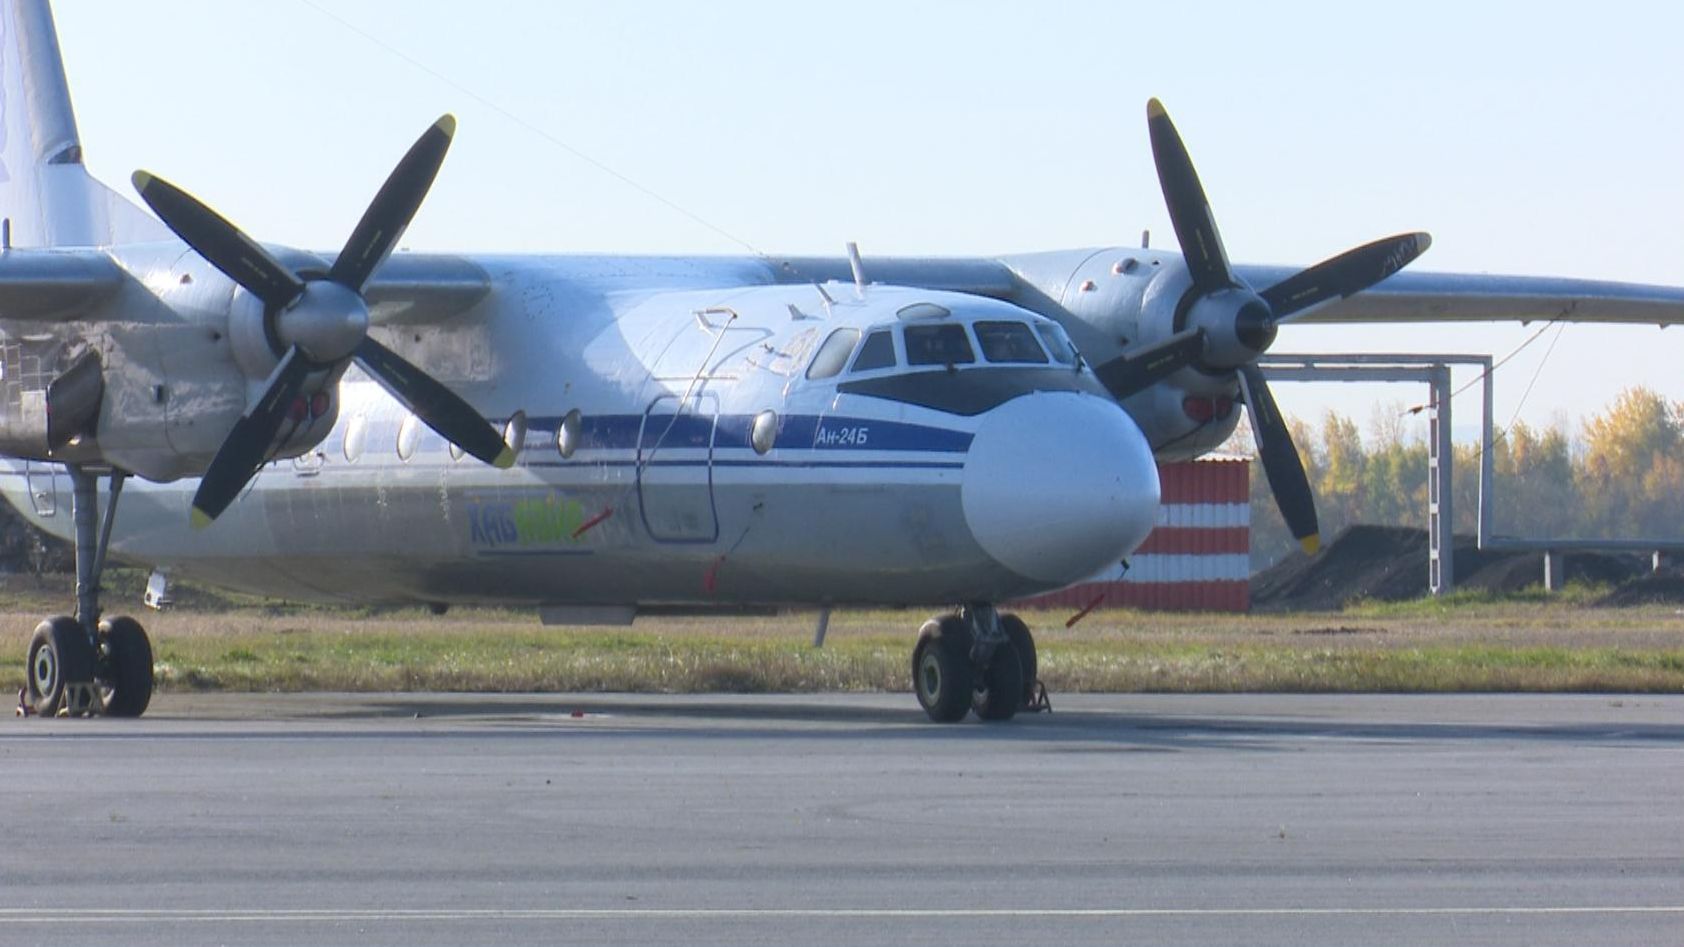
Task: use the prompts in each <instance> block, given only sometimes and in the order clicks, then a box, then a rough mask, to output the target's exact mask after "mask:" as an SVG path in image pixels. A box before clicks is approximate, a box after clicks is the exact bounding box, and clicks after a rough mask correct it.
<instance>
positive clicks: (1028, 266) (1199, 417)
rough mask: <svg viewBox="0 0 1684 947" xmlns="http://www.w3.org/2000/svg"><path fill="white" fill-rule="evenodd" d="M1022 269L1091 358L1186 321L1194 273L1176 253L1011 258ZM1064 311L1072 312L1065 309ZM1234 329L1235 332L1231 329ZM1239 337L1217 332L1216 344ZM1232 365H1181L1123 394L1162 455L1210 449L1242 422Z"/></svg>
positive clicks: (1147, 340)
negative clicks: (1056, 308)
mask: <svg viewBox="0 0 1684 947" xmlns="http://www.w3.org/2000/svg"><path fill="white" fill-rule="evenodd" d="M1010 262H1011V264H1012V268H1013V270H1014V271H1016V272H1017V274H1018V276H1019V277H1021V278H1022V279H1024V280H1025V281H1027V282H1029V283H1031V284H1032V285H1033V286H1035V288H1037V289H1039V290H1040V291H1041V292H1042V293H1044V294H1045V295H1046V296H1047V297H1049V298H1050V299H1052V300H1054V301H1056V302H1057V303H1058V305H1059V306H1060V307H1061V308H1062V309H1063V310H1064V312H1062V313H1059V312H1052V313H1049V315H1053V316H1054V317H1055V318H1058V319H1059V321H1060V322H1061V323H1063V325H1064V328H1065V331H1066V332H1068V333H1069V334H1070V337H1071V339H1072V340H1073V341H1074V342H1075V343H1076V345H1077V347H1078V348H1080V349H1081V350H1082V355H1083V356H1084V357H1086V358H1087V360H1088V361H1089V362H1090V363H1091V364H1095V365H1098V364H1103V363H1104V362H1107V361H1110V360H1111V359H1114V358H1117V357H1119V356H1121V355H1122V354H1123V353H1124V352H1126V351H1129V350H1136V349H1138V348H1139V347H1140V346H1143V345H1150V344H1152V343H1155V342H1161V341H1163V340H1165V339H1167V338H1169V337H1170V336H1172V335H1174V334H1175V333H1176V332H1177V331H1180V330H1181V329H1183V328H1186V327H1187V326H1186V325H1185V324H1183V323H1186V322H1187V321H1188V319H1189V316H1190V314H1189V312H1188V311H1186V310H1184V309H1183V307H1182V300H1183V299H1184V298H1186V296H1187V291H1188V290H1189V289H1190V288H1192V285H1193V280H1192V277H1191V276H1190V275H1188V272H1187V265H1186V263H1185V262H1184V261H1183V260H1182V257H1181V255H1180V254H1179V253H1174V252H1165V251H1160V250H1149V249H1132V248H1126V247H1117V248H1107V249H1101V250H1086V251H1078V252H1074V253H1042V254H1034V255H1030V256H1025V257H1014V258H1012V259H1011V261H1010ZM1066 314H1067V315H1066ZM1230 334H1231V333H1230ZM1238 341H1239V340H1237V339H1229V338H1227V337H1219V338H1218V340H1217V344H1218V345H1224V346H1232V345H1234V344H1236V343H1237V342H1238ZM1238 395H1239V386H1238V384H1237V383H1236V382H1235V380H1234V378H1233V375H1232V373H1231V372H1228V371H1222V372H1219V373H1214V374H1213V373H1210V372H1206V371H1201V370H1200V369H1199V368H1197V367H1188V368H1184V369H1182V370H1180V371H1178V372H1176V373H1175V374H1173V375H1171V376H1169V377H1168V378H1167V379H1165V380H1164V381H1162V382H1160V383H1159V384H1157V385H1154V386H1153V387H1151V388H1149V389H1147V390H1145V391H1142V392H1139V393H1138V394H1135V395H1133V396H1131V397H1129V398H1128V399H1126V400H1125V401H1124V402H1123V407H1124V408H1125V409H1126V410H1127V411H1128V412H1129V414H1130V415H1132V416H1133V417H1134V420H1135V423H1137V424H1138V425H1139V426H1140V429H1141V431H1142V432H1144V433H1145V435H1146V438H1147V441H1148V442H1149V443H1151V444H1152V447H1153V451H1154V453H1156V454H1157V456H1158V458H1159V459H1160V460H1166V461H1168V460H1182V459H1188V458H1191V457H1196V456H1198V455H1200V454H1203V453H1207V452H1209V451H1210V450H1211V449H1212V448H1214V447H1216V446H1217V445H1219V444H1221V443H1222V442H1223V441H1225V440H1227V439H1228V437H1229V436H1230V435H1231V434H1233V432H1234V427H1235V426H1236V425H1237V424H1238V423H1239V417H1240V414H1241V412H1240V411H1239V410H1237V409H1236V407H1235V402H1236V400H1237V398H1238Z"/></svg>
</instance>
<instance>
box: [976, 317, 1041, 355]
mask: <svg viewBox="0 0 1684 947" xmlns="http://www.w3.org/2000/svg"><path fill="white" fill-rule="evenodd" d="M975 328H976V340H977V344H979V345H981V346H982V357H983V358H985V359H987V360H988V361H990V362H1020V363H1021V362H1030V363H1033V364H1036V365H1045V364H1046V363H1047V353H1045V352H1043V351H1041V343H1039V342H1037V341H1035V333H1033V332H1031V331H1029V327H1028V326H1026V325H1024V324H1023V323H1021V322H979V323H977V324H976V326H975Z"/></svg>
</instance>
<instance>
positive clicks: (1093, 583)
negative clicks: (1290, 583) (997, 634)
mask: <svg viewBox="0 0 1684 947" xmlns="http://www.w3.org/2000/svg"><path fill="white" fill-rule="evenodd" d="M1158 478H1159V482H1160V483H1161V484H1162V488H1163V492H1162V503H1161V505H1160V506H1159V507H1158V525H1157V528H1155V529H1153V530H1152V532H1151V534H1150V535H1148V536H1147V537H1146V542H1145V543H1143V544H1142V545H1141V547H1140V548H1139V549H1138V550H1136V551H1135V553H1134V555H1132V556H1130V557H1129V558H1128V570H1127V571H1126V572H1125V571H1124V569H1123V567H1122V564H1121V563H1119V564H1117V565H1116V566H1115V567H1113V568H1112V569H1110V570H1107V571H1106V572H1104V573H1101V574H1100V575H1097V576H1095V577H1093V578H1092V579H1090V580H1088V581H1086V582H1079V583H1077V584H1075V585H1072V586H1070V587H1069V588H1066V589H1061V590H1059V591H1057V592H1052V593H1049V594H1047V595H1041V596H1037V597H1035V598H1033V599H1029V600H1027V601H1024V602H1020V603H1018V604H1019V605H1022V606H1025V607H1042V608H1070V609H1073V610H1080V609H1086V608H1089V607H1090V606H1094V605H1095V602H1096V600H1097V601H1098V604H1097V607H1099V608H1145V609H1159V610H1165V611H1207V612H1243V611H1245V610H1246V609H1248V608H1249V607H1250V606H1251V585H1250V580H1251V480H1250V478H1251V462H1250V461H1248V460H1245V459H1237V460H1199V461H1189V462H1185V463H1175V464H1159V465H1158Z"/></svg>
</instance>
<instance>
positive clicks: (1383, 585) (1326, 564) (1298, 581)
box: [1251, 526, 1427, 611]
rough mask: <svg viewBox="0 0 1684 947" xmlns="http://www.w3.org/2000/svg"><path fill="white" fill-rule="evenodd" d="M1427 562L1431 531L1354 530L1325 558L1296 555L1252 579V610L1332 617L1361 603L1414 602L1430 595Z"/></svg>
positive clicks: (1394, 528) (1338, 540)
mask: <svg viewBox="0 0 1684 947" xmlns="http://www.w3.org/2000/svg"><path fill="white" fill-rule="evenodd" d="M1426 562H1427V533H1426V530H1420V529H1408V528H1406V527H1401V526H1352V527H1350V528H1349V529H1346V530H1345V531H1344V532H1342V533H1340V534H1339V535H1338V536H1337V537H1335V538H1334V540H1333V542H1332V543H1330V544H1328V547H1327V549H1325V550H1323V551H1322V553H1321V554H1320V555H1318V556H1313V557H1312V556H1305V555H1300V554H1296V553H1295V554H1293V555H1289V556H1287V557H1286V558H1284V559H1282V560H1281V561H1280V562H1277V563H1275V564H1274V565H1272V566H1270V567H1269V568H1267V569H1264V570H1263V571H1262V572H1259V573H1257V574H1256V575H1254V576H1252V577H1251V605H1252V608H1253V609H1255V610H1260V611H1328V610H1334V609H1338V608H1341V607H1343V606H1344V605H1345V603H1346V602H1349V601H1351V600H1353V599H1356V598H1381V599H1387V600H1392V599H1401V598H1411V597H1413V596H1415V595H1419V594H1421V592H1424V591H1425V590H1426V580H1427V569H1426ZM1417 587H1418V588H1417Z"/></svg>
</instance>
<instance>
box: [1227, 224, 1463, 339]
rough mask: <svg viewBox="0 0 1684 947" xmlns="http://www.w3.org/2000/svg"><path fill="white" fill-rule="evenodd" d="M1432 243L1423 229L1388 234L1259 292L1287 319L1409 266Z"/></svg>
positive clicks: (1279, 317) (1277, 317) (1277, 318)
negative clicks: (1414, 231) (1417, 231)
mask: <svg viewBox="0 0 1684 947" xmlns="http://www.w3.org/2000/svg"><path fill="white" fill-rule="evenodd" d="M1432 245H1433V238H1432V237H1431V236H1430V235H1428V234H1424V233H1406V234H1399V235H1397V236H1395V237H1386V238H1384V239H1381V240H1376V241H1374V242H1373V243H1368V244H1364V245H1362V246H1360V247H1357V248H1356V249H1354V250H1346V251H1345V252H1344V253H1341V254H1339V255H1338V256H1336V257H1333V258H1332V259H1329V260H1323V261H1322V262H1320V263H1317V264H1316V265H1315V266H1312V267H1310V268H1309V269H1306V270H1301V271H1299V272H1297V273H1294V274H1293V275H1292V276H1289V277H1287V278H1286V279H1284V280H1282V281H1280V282H1279V283H1276V284H1275V285H1273V286H1271V287H1269V288H1268V289H1265V290H1264V291H1263V292H1262V293H1261V294H1259V295H1261V296H1262V297H1263V301H1264V302H1266V303H1268V304H1269V308H1270V309H1271V310H1273V311H1274V314H1275V321H1276V322H1277V323H1279V322H1285V321H1286V320H1287V319H1289V318H1291V317H1292V316H1293V314H1295V313H1301V312H1304V311H1305V310H1308V309H1311V308H1314V307H1316V306H1319V305H1321V304H1322V303H1324V302H1329V301H1331V300H1334V299H1344V298H1345V297H1347V296H1351V295H1354V294H1356V293H1360V292H1362V291H1363V290H1365V289H1367V288H1368V287H1370V286H1373V285H1374V284H1375V283H1378V282H1380V281H1381V280H1383V279H1385V278H1386V277H1388V276H1390V275H1392V274H1393V273H1396V272H1397V271H1398V270H1401V269H1403V268H1404V267H1406V266H1408V265H1409V264H1410V263H1411V262H1413V261H1414V260H1415V258H1416V257H1418V256H1420V255H1421V254H1423V253H1425V252H1427V248H1428V247H1430V246H1432Z"/></svg>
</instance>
